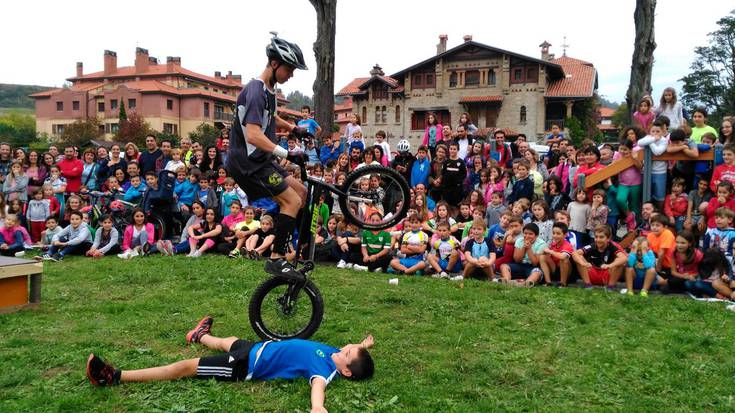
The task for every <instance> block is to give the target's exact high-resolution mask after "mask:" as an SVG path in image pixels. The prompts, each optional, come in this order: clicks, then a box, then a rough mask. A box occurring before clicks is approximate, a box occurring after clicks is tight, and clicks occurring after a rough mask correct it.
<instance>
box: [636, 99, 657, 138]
mask: <svg viewBox="0 0 735 413" xmlns="http://www.w3.org/2000/svg"><path fill="white" fill-rule="evenodd" d="M652 105H653V104H652V102H651V97H650V96H648V95H646V96H643V97H642V98H641V100H640V101H639V102H638V110H637V111H635V113H633V123H634V124H635V125H636V126H638V127H639V128H641V129H643V130H644V131H646V132H648V130H649V129H651V125H652V124H653V120H654V119H655V118H656V115H655V114H654V113H653V111H652V110H651V106H652Z"/></svg>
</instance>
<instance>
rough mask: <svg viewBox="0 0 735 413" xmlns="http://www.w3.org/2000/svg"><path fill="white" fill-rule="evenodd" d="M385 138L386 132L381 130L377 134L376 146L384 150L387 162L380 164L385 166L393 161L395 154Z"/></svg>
mask: <svg viewBox="0 0 735 413" xmlns="http://www.w3.org/2000/svg"><path fill="white" fill-rule="evenodd" d="M385 138H386V135H385V131H382V130H379V131H377V132H375V145H377V146H380V147H381V149H382V150H383V155H384V157H385V158H386V159H385V161H386V162H383V161H381V162H380V163H382V164H383V165H388V163H389V162H391V161H392V160H393V154H392V153H391V152H390V144H388V142H386V140H385Z"/></svg>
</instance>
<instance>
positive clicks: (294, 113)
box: [278, 106, 301, 118]
mask: <svg viewBox="0 0 735 413" xmlns="http://www.w3.org/2000/svg"><path fill="white" fill-rule="evenodd" d="M278 113H285V114H288V115H291V116H295V117H297V118H301V111H300V110H293V109H289V108H287V107H285V106H279V107H278Z"/></svg>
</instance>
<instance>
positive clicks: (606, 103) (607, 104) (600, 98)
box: [597, 96, 621, 109]
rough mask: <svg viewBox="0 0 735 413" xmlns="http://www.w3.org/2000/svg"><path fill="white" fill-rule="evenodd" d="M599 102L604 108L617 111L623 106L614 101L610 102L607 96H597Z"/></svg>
mask: <svg viewBox="0 0 735 413" xmlns="http://www.w3.org/2000/svg"><path fill="white" fill-rule="evenodd" d="M597 101H598V103H599V104H600V106H602V107H603V108H610V109H617V108H618V107H620V105H621V104H620V103H618V102H615V101H613V100H608V99H607V98H606V97H605V96H597Z"/></svg>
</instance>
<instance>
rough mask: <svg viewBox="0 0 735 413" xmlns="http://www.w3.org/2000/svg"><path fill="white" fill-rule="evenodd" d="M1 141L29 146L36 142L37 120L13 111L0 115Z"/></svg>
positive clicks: (31, 116)
mask: <svg viewBox="0 0 735 413" xmlns="http://www.w3.org/2000/svg"><path fill="white" fill-rule="evenodd" d="M0 140H2V141H5V142H9V143H11V144H13V145H20V146H27V145H28V144H29V143H31V142H33V141H35V140H36V118H35V117H34V116H33V115H30V114H25V113H22V112H20V111H15V110H11V111H8V112H4V113H3V114H1V115H0Z"/></svg>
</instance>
